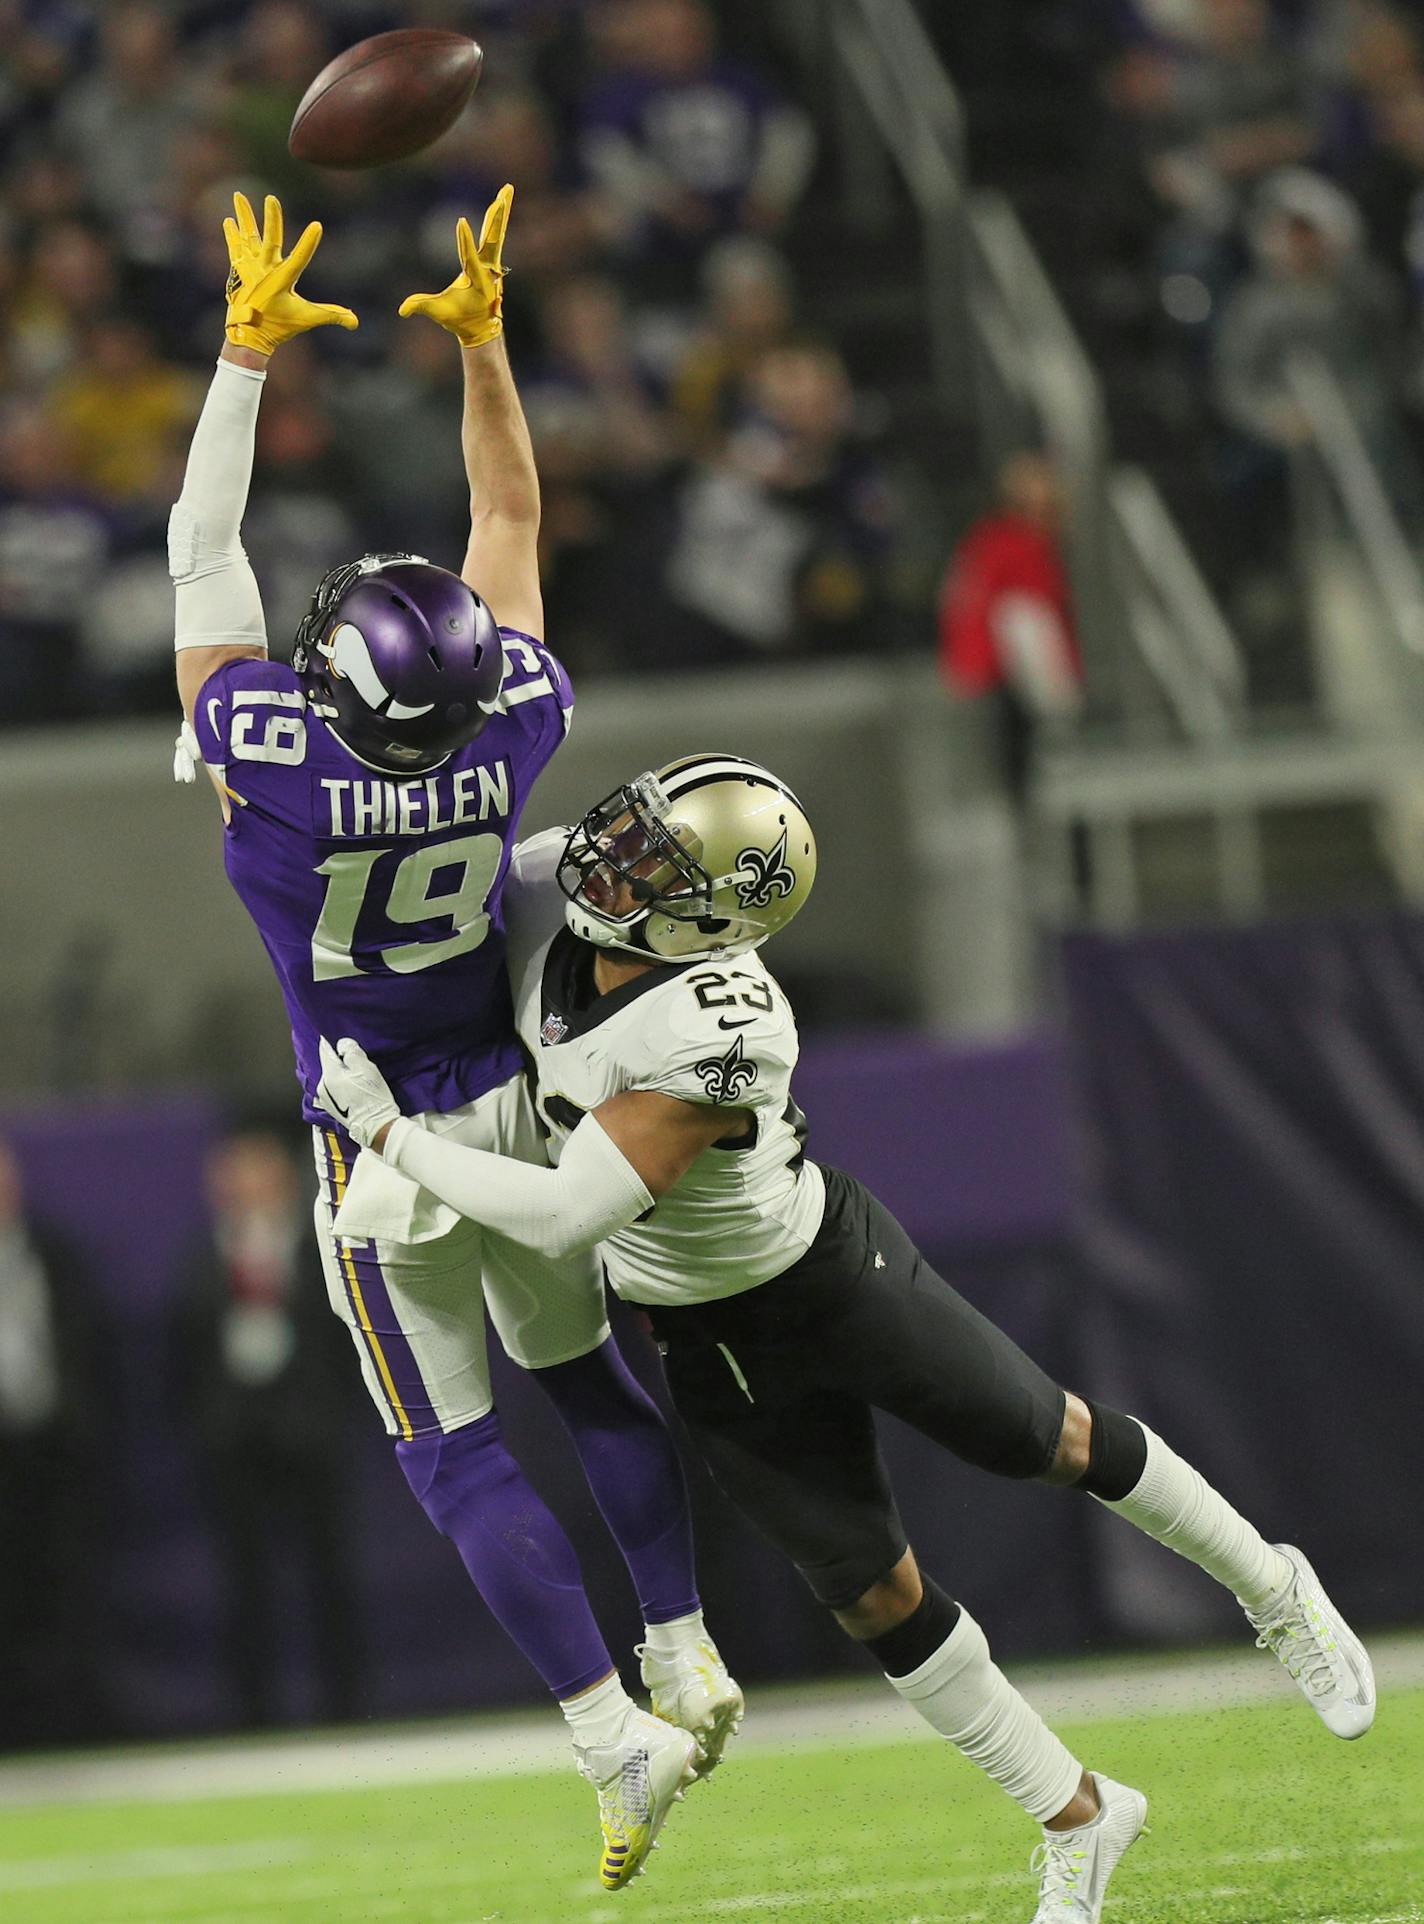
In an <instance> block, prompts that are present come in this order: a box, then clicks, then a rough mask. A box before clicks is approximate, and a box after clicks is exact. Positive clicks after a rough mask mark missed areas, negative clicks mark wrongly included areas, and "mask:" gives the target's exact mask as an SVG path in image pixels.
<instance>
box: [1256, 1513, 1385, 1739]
mask: <svg viewBox="0 0 1424 1924" xmlns="http://www.w3.org/2000/svg"><path fill="white" fill-rule="evenodd" d="M1275 1547H1276V1549H1277V1550H1279V1551H1280V1553H1281V1555H1282V1556H1283V1557H1284V1558H1285V1559H1286V1561H1287V1562H1288V1563H1290V1564H1292V1565H1294V1567H1295V1581H1294V1583H1292V1585H1291V1587H1290V1589H1289V1590H1287V1592H1286V1594H1285V1596H1284V1597H1283V1598H1282V1600H1281V1601H1280V1602H1279V1603H1278V1604H1277V1605H1276V1606H1275V1608H1274V1609H1273V1610H1269V1611H1263V1612H1261V1613H1260V1614H1259V1615H1258V1614H1257V1613H1256V1612H1255V1611H1254V1610H1248V1611H1247V1612H1246V1617H1247V1620H1248V1622H1249V1623H1250V1624H1251V1627H1252V1628H1253V1629H1254V1630H1255V1631H1256V1632H1257V1636H1256V1646H1257V1648H1258V1649H1260V1650H1272V1651H1274V1652H1275V1654H1276V1655H1277V1656H1278V1657H1279V1658H1280V1660H1281V1662H1282V1663H1283V1664H1284V1665H1285V1667H1286V1669H1287V1670H1288V1671H1289V1672H1290V1674H1291V1676H1292V1677H1294V1679H1295V1681H1296V1684H1297V1685H1298V1687H1299V1689H1300V1693H1301V1695H1302V1696H1303V1697H1304V1698H1305V1700H1306V1702H1307V1703H1308V1704H1309V1705H1310V1706H1311V1708H1312V1709H1313V1710H1314V1711H1315V1713H1316V1715H1317V1716H1318V1717H1319V1718H1320V1721H1321V1722H1322V1723H1323V1724H1324V1725H1325V1727H1326V1729H1327V1730H1333V1731H1334V1733H1335V1735H1336V1736H1337V1737H1363V1736H1364V1734H1365V1732H1366V1731H1367V1730H1368V1729H1369V1727H1370V1725H1371V1724H1372V1723H1373V1722H1374V1720H1375V1673H1374V1671H1373V1670H1372V1669H1371V1667H1370V1660H1369V1658H1368V1657H1367V1656H1366V1654H1365V1646H1364V1645H1363V1644H1362V1643H1361V1642H1360V1640H1359V1638H1358V1637H1357V1636H1356V1635H1355V1633H1354V1631H1353V1630H1351V1628H1350V1626H1349V1624H1347V1623H1346V1621H1345V1619H1344V1618H1343V1617H1342V1616H1341V1615H1340V1612H1339V1611H1338V1610H1337V1609H1336V1608H1335V1606H1334V1604H1333V1603H1332V1602H1331V1601H1330V1599H1329V1597H1327V1596H1326V1594H1325V1592H1324V1590H1323V1589H1322V1588H1321V1585H1320V1579H1319V1577H1317V1576H1316V1574H1315V1572H1314V1570H1312V1569H1311V1567H1310V1565H1309V1563H1307V1562H1306V1560H1305V1558H1304V1557H1303V1556H1302V1555H1301V1553H1300V1551H1299V1550H1297V1549H1296V1547H1295V1545H1294V1544H1293V1543H1278V1544H1277V1545H1276V1546H1275Z"/></svg>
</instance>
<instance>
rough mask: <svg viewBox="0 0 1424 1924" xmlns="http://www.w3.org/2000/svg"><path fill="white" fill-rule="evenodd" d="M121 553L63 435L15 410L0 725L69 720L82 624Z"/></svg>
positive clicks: (3, 470) (1, 427) (36, 415)
mask: <svg viewBox="0 0 1424 1924" xmlns="http://www.w3.org/2000/svg"><path fill="white" fill-rule="evenodd" d="M114 547H115V524H114V521H113V519H112V517H111V516H110V515H109V514H108V513H106V511H105V510H104V508H103V507H102V506H101V505H100V503H99V502H98V501H97V500H95V498H94V497H93V496H92V495H91V494H88V493H86V492H85V490H84V489H82V488H81V487H80V486H79V485H78V483H77V482H76V480H75V479H74V470H73V462H72V459H71V455H70V448H69V443H68V439H67V437H66V436H65V435H64V433H63V432H62V430H61V429H60V428H59V427H58V426H57V425H56V423H55V422H54V420H53V419H52V418H51V417H50V416H49V415H48V414H47V413H46V412H45V411H44V409H43V408H42V407H40V406H39V405H38V404H35V403H27V404H24V405H17V406H15V407H13V408H12V409H11V410H10V411H9V413H7V414H6V415H5V416H4V417H3V419H0V724H5V723H14V722H20V721H44V720H50V719H56V718H59V717H62V716H64V715H67V714H68V713H70V712H71V707H70V697H71V675H72V670H73V661H74V650H75V644H76V640H77V637H78V632H79V624H80V622H81V620H82V618H83V616H84V613H85V610H86V608H87V606H88V604H89V602H90V601H91V599H92V598H93V597H94V596H96V595H97V593H98V592H99V588H100V584H101V582H102V580H103V575H104V569H105V567H106V565H107V564H108V562H109V559H110V556H111V554H112V553H113V551H114Z"/></svg>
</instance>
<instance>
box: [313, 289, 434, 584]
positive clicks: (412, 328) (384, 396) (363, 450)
mask: <svg viewBox="0 0 1424 1924" xmlns="http://www.w3.org/2000/svg"><path fill="white" fill-rule="evenodd" d="M332 409H333V418H334V422H335V428H336V445H337V449H338V452H339V454H340V459H341V466H342V472H343V475H344V477H345V482H344V486H343V490H342V498H343V504H344V505H345V506H346V507H347V508H348V509H351V510H352V511H353V512H354V513H355V515H356V516H357V518H358V521H359V539H360V540H361V541H362V542H363V543H365V544H366V545H367V546H369V547H371V548H381V547H392V546H398V547H408V548H412V549H414V550H416V551H418V552H419V553H421V554H424V555H428V556H429V557H430V559H431V560H432V561H435V562H438V563H440V565H441V566H444V567H451V566H458V565H459V558H460V557H462V556H463V554H464V550H465V542H466V540H467V538H468V535H469V528H470V513H469V502H470V484H469V482H468V480H467V479H466V476H465V457H464V454H463V452H462V451H461V447H460V419H461V415H462V413H463V411H464V373H463V370H462V368H461V365H460V356H459V353H458V351H457V350H455V349H454V348H453V347H452V346H451V343H450V337H449V336H448V335H447V334H446V333H444V331H443V330H442V329H440V328H438V327H432V326H431V325H430V323H429V322H428V321H421V320H412V321H403V322H401V323H400V324H399V325H398V326H397V328H396V331H395V336H394V339H393V341H392V345H391V353H390V357H389V359H388V360H386V361H384V362H383V363H382V364H381V365H379V366H377V367H373V368H370V369H368V370H363V371H358V372H355V373H353V374H352V375H351V377H350V378H349V379H347V380H345V381H343V382H342V383H341V384H340V386H339V387H338V388H337V389H336V391H335V392H334V394H333V396H332ZM395 501H398V502H399V503H400V504H401V508H400V517H401V519H400V525H399V526H396V525H395V524H394V522H393V509H392V506H391V504H392V502H395ZM312 586H315V583H314V582H313V583H312Z"/></svg>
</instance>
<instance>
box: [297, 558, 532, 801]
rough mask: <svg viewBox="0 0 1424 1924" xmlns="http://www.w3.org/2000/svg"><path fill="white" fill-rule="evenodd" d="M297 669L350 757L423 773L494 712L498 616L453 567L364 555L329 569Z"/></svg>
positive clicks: (499, 663)
mask: <svg viewBox="0 0 1424 1924" xmlns="http://www.w3.org/2000/svg"><path fill="white" fill-rule="evenodd" d="M292 666H293V667H294V668H295V669H296V671H297V673H298V674H299V675H300V676H301V677H302V680H303V682H304V683H305V684H306V690H307V695H308V697H309V698H310V700H311V701H312V703H313V705H314V706H315V708H316V709H317V712H318V713H320V714H324V715H325V716H326V717H327V719H328V721H329V722H330V723H331V729H332V733H333V734H334V735H335V736H336V738H337V740H338V741H340V742H341V743H342V744H343V746H345V747H346V748H349V749H350V751H351V753H352V754H353V755H355V756H357V757H358V759H359V760H361V761H363V762H369V763H370V764H371V766H372V767H374V768H380V769H387V770H389V771H390V772H391V773H392V774H401V775H406V774H409V775H418V774H424V773H425V772H426V771H427V770H429V769H432V768H438V767H439V765H440V763H441V762H443V761H445V760H447V759H448V758H449V757H450V756H451V755H452V754H453V753H454V752H455V750H456V749H457V748H462V747H463V746H464V744H465V743H466V742H467V741H471V740H473V738H474V737H475V736H476V735H478V734H479V732H480V730H481V729H482V728H483V727H484V725H485V723H486V722H487V721H488V720H489V718H490V716H491V715H492V714H494V713H495V711H496V709H497V708H498V706H499V689H500V683H501V681H502V680H503V679H504V648H503V645H502V644H501V642H500V638H499V629H498V627H497V626H496V625H495V619H494V616H493V615H492V614H491V613H490V611H489V609H488V608H487V607H486V606H485V604H484V603H483V602H482V601H481V600H480V598H479V596H478V595H477V594H475V593H474V591H473V590H472V589H470V588H467V587H466V586H465V583H464V582H463V581H461V579H460V577H459V576H458V575H454V574H451V573H450V571H449V569H448V568H434V567H432V566H431V565H430V563H429V562H428V561H427V560H426V559H425V557H424V556H423V555H417V554H368V555H362V557H361V559H360V560H359V561H347V562H344V563H343V564H342V566H341V567H339V568H333V569H332V570H331V572H330V574H327V575H324V576H323V577H322V579H321V581H320V582H319V583H318V585H317V591H316V593H315V594H314V595H313V596H312V602H311V607H310V608H309V609H308V610H307V613H306V615H305V616H304V618H303V620H302V624H301V626H300V628H298V630H297V639H296V643H295V645H294V646H293V649H292Z"/></svg>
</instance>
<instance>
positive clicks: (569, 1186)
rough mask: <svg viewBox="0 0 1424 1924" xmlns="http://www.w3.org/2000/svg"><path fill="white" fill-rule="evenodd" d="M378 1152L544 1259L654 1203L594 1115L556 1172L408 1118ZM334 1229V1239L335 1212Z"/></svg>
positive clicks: (587, 1244)
mask: <svg viewBox="0 0 1424 1924" xmlns="http://www.w3.org/2000/svg"><path fill="white" fill-rule="evenodd" d="M382 1154H383V1156H384V1158H385V1160H386V1161H387V1162H388V1163H391V1164H393V1165H394V1167H395V1168H397V1169H399V1170H400V1172H401V1174H402V1175H404V1176H409V1177H411V1178H412V1179H413V1180H414V1181H415V1182H418V1183H419V1184H420V1185H421V1187H422V1188H424V1189H428V1190H429V1191H430V1193H431V1194H432V1195H433V1196H438V1197H439V1198H440V1200H441V1202H444V1203H449V1205H450V1207H451V1208H452V1209H458V1210H459V1212H460V1214H461V1215H462V1216H468V1217H469V1218H470V1220H471V1221H472V1222H477V1223H483V1224H484V1225H485V1227H486V1228H487V1229H497V1230H499V1231H500V1233H501V1234H502V1235H505V1236H508V1237H509V1239H510V1241H511V1242H516V1243H524V1244H526V1245H527V1246H528V1247H529V1248H530V1249H537V1250H540V1251H542V1252H543V1254H544V1255H546V1256H554V1257H560V1256H570V1255H572V1254H573V1252H574V1251H575V1250H578V1249H591V1248H592V1247H593V1245H594V1244H595V1243H599V1242H602V1241H603V1239H604V1237H605V1236H611V1235H612V1234H613V1233H614V1231H615V1230H619V1229H626V1228H627V1227H628V1225H629V1223H631V1222H634V1221H636V1219H637V1218H638V1217H639V1216H641V1215H642V1214H643V1213H644V1212H645V1211H646V1210H649V1209H651V1208H652V1206H653V1198H652V1196H651V1195H650V1194H649V1193H648V1190H647V1188H646V1187H645V1186H644V1183H643V1179H642V1177H641V1176H640V1175H639V1174H638V1172H637V1170H636V1169H635V1168H634V1167H633V1165H632V1164H631V1163H630V1162H629V1161H628V1159H627V1157H626V1156H625V1155H624V1154H623V1152H622V1150H621V1149H619V1148H618V1146H617V1144H616V1143H615V1142H614V1141H613V1140H612V1138H611V1137H610V1136H608V1135H606V1134H605V1133H604V1130H603V1127H602V1125H601V1124H600V1123H599V1121H598V1119H597V1117H595V1116H585V1117H584V1119H583V1121H582V1122H581V1123H580V1124H579V1126H578V1128H577V1129H575V1130H574V1132H573V1134H572V1135H571V1136H570V1137H569V1139H568V1141H567V1142H566V1143H565V1144H564V1153H563V1155H562V1156H561V1157H560V1158H559V1166H558V1168H557V1169H539V1168H536V1167H535V1166H534V1165H533V1164H531V1163H527V1162H515V1161H514V1160H513V1158H512V1157H509V1156H494V1155H491V1154H490V1152H489V1151H488V1150H487V1149H466V1148H465V1147H464V1146H463V1145H462V1144H460V1143H458V1142H450V1141H449V1140H448V1139H446V1138H444V1137H442V1136H435V1135H432V1134H431V1133H430V1132H429V1130H426V1129H422V1128H421V1127H420V1124H419V1123H417V1122H412V1121H411V1120H410V1118H409V1117H402V1118H401V1119H400V1120H399V1121H397V1122H394V1123H392V1124H391V1129H390V1134H389V1135H388V1136H387V1138H386V1145H385V1148H384V1150H383V1151H382ZM336 1228H337V1234H338V1235H339V1234H340V1233H341V1220H340V1217H339V1215H338V1218H337V1224H336Z"/></svg>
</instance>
